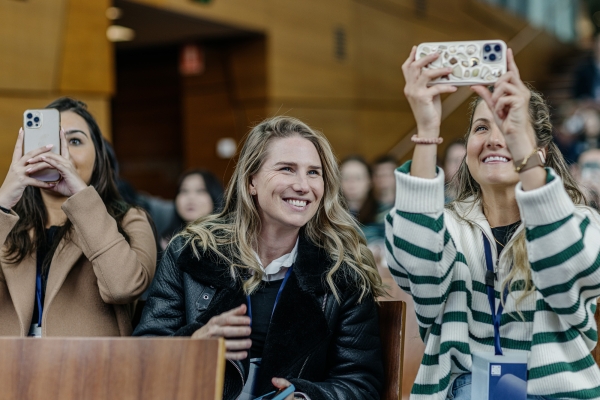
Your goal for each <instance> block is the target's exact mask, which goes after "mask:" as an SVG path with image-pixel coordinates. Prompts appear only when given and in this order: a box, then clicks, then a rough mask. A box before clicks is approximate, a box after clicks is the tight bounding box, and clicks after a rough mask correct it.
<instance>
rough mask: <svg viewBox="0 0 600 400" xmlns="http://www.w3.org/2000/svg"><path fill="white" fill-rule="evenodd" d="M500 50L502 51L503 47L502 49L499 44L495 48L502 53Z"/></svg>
mask: <svg viewBox="0 0 600 400" xmlns="http://www.w3.org/2000/svg"><path fill="white" fill-rule="evenodd" d="M500 50H502V47H500V45H499V44H497V45H495V46H494V51H500Z"/></svg>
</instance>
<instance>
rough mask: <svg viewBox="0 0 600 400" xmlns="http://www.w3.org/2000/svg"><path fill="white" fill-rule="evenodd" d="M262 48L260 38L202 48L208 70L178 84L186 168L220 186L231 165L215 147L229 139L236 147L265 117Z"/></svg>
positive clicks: (264, 54) (208, 45) (264, 62)
mask: <svg viewBox="0 0 600 400" xmlns="http://www.w3.org/2000/svg"><path fill="white" fill-rule="evenodd" d="M265 46H266V44H265V39H264V38H253V39H241V40H235V41H228V42H219V43H206V44H205V45H204V49H205V59H206V70H205V71H204V73H203V74H201V75H198V76H193V77H186V78H184V79H183V81H182V82H183V84H182V85H183V86H182V88H183V93H182V115H183V121H182V124H183V125H182V132H183V142H184V143H185V145H184V149H183V157H184V160H185V167H186V168H197V167H205V168H208V169H210V170H211V171H212V172H214V173H215V174H216V175H217V176H218V177H219V178H221V179H222V181H223V182H224V183H227V181H228V180H229V178H230V177H231V174H232V173H233V167H234V162H233V160H231V159H223V158H220V157H219V156H218V155H217V153H216V147H217V142H218V141H219V139H221V138H233V139H234V140H236V142H237V143H238V145H239V144H240V143H241V142H242V140H243V137H244V135H245V134H246V133H247V132H248V131H249V130H250V127H251V126H253V125H255V124H256V123H258V122H260V121H261V120H263V119H264V118H265V117H266V115H267V108H266V93H267V88H266V81H267V73H266V47H265Z"/></svg>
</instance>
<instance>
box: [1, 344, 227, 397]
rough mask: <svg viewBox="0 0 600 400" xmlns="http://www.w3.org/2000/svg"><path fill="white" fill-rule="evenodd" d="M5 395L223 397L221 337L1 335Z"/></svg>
mask: <svg viewBox="0 0 600 400" xmlns="http://www.w3.org/2000/svg"><path fill="white" fill-rule="evenodd" d="M0 355H1V357H0V385H1V387H2V390H1V391H0V399H21V400H38V399H40V400H41V399H44V400H54V399H61V400H80V399H95V400H103V399H107V400H108V399H127V400H134V399H140V400H141V399H144V400H147V399H150V400H154V399H155V400H163V399H182V400H183V399H201V400H217V399H221V397H222V395H223V393H222V390H223V377H224V373H225V344H224V341H223V340H222V339H221V340H191V339H188V338H185V339H183V338H182V339H173V338H169V339H156V338H143V339H139V338H135V339H134V338H113V339H104V338H98V339H90V338H85V339H84V338H74V339H73V338H71V339H60V338H57V339H34V338H18V339H17V338H1V339H0Z"/></svg>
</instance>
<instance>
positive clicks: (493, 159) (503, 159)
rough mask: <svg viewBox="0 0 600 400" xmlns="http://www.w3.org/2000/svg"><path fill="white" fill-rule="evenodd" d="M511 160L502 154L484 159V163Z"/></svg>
mask: <svg viewBox="0 0 600 400" xmlns="http://www.w3.org/2000/svg"><path fill="white" fill-rule="evenodd" d="M508 161H509V160H508V158H506V157H502V156H489V157H486V158H484V159H483V163H484V164H487V163H507V162H508Z"/></svg>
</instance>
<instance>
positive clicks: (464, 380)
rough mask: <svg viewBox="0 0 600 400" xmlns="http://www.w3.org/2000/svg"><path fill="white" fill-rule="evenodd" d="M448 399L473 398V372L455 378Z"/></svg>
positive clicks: (530, 399)
mask: <svg viewBox="0 0 600 400" xmlns="http://www.w3.org/2000/svg"><path fill="white" fill-rule="evenodd" d="M446 399H448V400H452V399H454V400H471V374H462V375H460V376H459V377H458V378H456V379H455V380H454V383H453V384H452V387H451V388H450V390H449V391H448V396H447V397H446ZM527 400H552V399H550V398H549V397H543V396H527Z"/></svg>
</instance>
